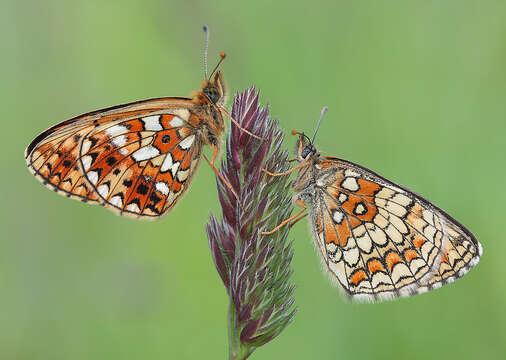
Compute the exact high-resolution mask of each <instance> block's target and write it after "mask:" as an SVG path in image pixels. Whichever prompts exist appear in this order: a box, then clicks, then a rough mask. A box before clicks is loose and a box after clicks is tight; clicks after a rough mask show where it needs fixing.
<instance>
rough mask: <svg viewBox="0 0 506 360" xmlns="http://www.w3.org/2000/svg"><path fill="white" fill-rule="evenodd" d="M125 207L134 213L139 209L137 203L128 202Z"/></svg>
mask: <svg viewBox="0 0 506 360" xmlns="http://www.w3.org/2000/svg"><path fill="white" fill-rule="evenodd" d="M126 209H127V210H128V211H131V212H134V213H138V212H139V211H140V210H141V209H139V207H138V206H137V204H135V203H134V204H128V205H127V207H126Z"/></svg>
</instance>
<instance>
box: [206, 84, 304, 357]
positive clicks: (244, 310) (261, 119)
mask: <svg viewBox="0 0 506 360" xmlns="http://www.w3.org/2000/svg"><path fill="white" fill-rule="evenodd" d="M232 116H233V117H234V119H236V120H237V121H238V122H239V124H240V126H241V127H242V128H244V129H246V130H248V131H250V132H251V133H253V134H255V135H257V136H259V137H261V138H263V140H258V139H256V138H254V137H252V136H251V135H249V134H247V133H246V132H244V131H242V130H241V129H239V128H238V127H237V126H235V125H233V124H232V125H231V127H230V129H231V130H230V133H229V134H228V136H227V140H226V158H225V160H224V161H223V162H222V164H221V170H220V172H221V174H222V175H223V177H224V178H225V179H226V180H227V181H228V183H229V184H230V185H231V186H232V188H233V189H234V191H235V193H236V194H237V195H238V197H239V198H240V201H241V204H239V202H238V200H237V198H236V197H235V195H234V194H233V193H232V191H230V189H228V187H227V186H226V185H225V184H224V183H223V182H222V181H221V180H220V179H218V178H217V184H218V197H219V200H220V204H221V207H222V219H221V220H218V219H217V218H216V217H215V216H213V215H211V216H210V219H209V223H208V224H207V226H206V230H207V236H208V239H209V247H210V250H211V254H212V257H213V260H214V264H215V266H216V269H217V271H218V274H219V275H220V277H221V279H222V281H223V284H224V285H225V288H226V290H227V293H228V295H229V299H230V303H229V309H228V310H229V314H228V320H229V355H230V359H246V358H247V357H248V356H249V355H250V354H251V353H252V352H253V351H254V350H255V349H256V348H257V347H259V346H262V345H264V344H266V343H267V342H269V341H270V340H272V339H273V338H275V337H276V336H277V335H279V333H281V331H283V329H284V328H285V327H286V326H287V325H288V324H289V323H290V321H291V320H292V319H293V316H294V315H295V305H294V297H293V293H294V285H293V284H292V283H291V282H290V277H291V274H292V270H291V269H290V264H291V261H292V257H293V250H292V243H291V241H288V239H287V237H288V232H289V230H290V227H289V226H285V227H282V228H281V229H280V230H278V231H277V232H275V233H273V234H272V235H262V234H261V233H262V231H267V230H270V229H272V228H274V227H276V226H277V225H278V224H279V223H281V222H282V221H283V220H284V219H286V218H287V217H289V216H290V213H291V212H292V210H293V205H292V201H291V186H290V180H289V176H279V177H271V176H269V175H267V174H265V173H264V172H263V171H262V168H264V169H266V170H268V171H270V172H273V173H279V172H283V171H286V170H287V169H288V162H287V157H288V154H287V152H286V151H284V150H282V143H283V139H284V136H283V134H282V132H281V130H279V128H278V121H277V120H274V119H272V118H271V117H270V116H269V109H268V107H261V106H260V105H259V101H258V92H256V90H255V88H249V89H247V90H245V91H244V92H242V93H239V94H237V95H236V96H235V98H234V103H233V107H232Z"/></svg>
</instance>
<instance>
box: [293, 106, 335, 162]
mask: <svg viewBox="0 0 506 360" xmlns="http://www.w3.org/2000/svg"><path fill="white" fill-rule="evenodd" d="M327 109H328V108H327V107H326V106H324V107H323V109H322V112H321V114H320V120H319V121H318V124H317V125H316V130H315V132H314V135H313V139H310V138H309V137H307V135H305V134H304V133H299V132H297V131H294V130H292V135H299V141H298V142H297V146H296V149H295V152H296V154H297V158H298V159H297V160H299V162H303V161H308V160H309V159H310V158H312V157H316V158H317V157H318V156H319V153H318V152H317V151H316V148H315V146H314V145H313V144H314V139H315V137H316V133H317V132H318V129H319V128H320V123H321V122H322V119H323V115H325V113H326V112H327Z"/></svg>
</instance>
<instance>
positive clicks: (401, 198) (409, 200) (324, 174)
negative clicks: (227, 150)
mask: <svg viewBox="0 0 506 360" xmlns="http://www.w3.org/2000/svg"><path fill="white" fill-rule="evenodd" d="M326 110H327V108H326V107H324V108H323V110H322V115H321V117H320V121H319V122H318V125H317V130H318V127H319V125H320V122H321V119H322V117H323V114H324V113H325V112H326ZM293 134H294V135H295V134H298V135H299V139H298V142H297V150H296V153H297V157H296V159H295V160H296V161H298V162H299V165H297V166H295V167H293V168H292V169H290V170H288V171H287V172H284V173H280V174H272V173H269V174H270V175H273V176H281V175H286V174H288V173H290V172H292V171H295V170H297V171H298V173H297V177H296V179H295V182H294V190H295V196H294V198H295V199H296V202H297V203H298V204H299V205H300V206H301V207H302V209H301V210H300V211H299V212H298V213H297V214H295V215H294V216H292V217H291V218H289V219H287V220H285V221H284V222H283V223H281V224H280V225H279V226H278V227H276V228H275V229H274V230H272V231H269V232H265V233H264V234H270V233H272V232H274V231H276V230H277V229H279V228H280V227H281V226H284V225H286V224H288V223H290V222H291V223H292V224H293V223H295V222H297V221H298V220H300V219H302V218H303V217H304V216H306V215H307V213H306V212H305V211H306V206H307V205H308V206H309V213H310V215H311V216H310V219H311V228H312V233H313V239H314V241H315V245H316V248H317V249H318V250H317V251H318V253H319V255H320V256H321V260H322V263H323V265H324V268H325V269H326V270H327V271H328V273H329V275H330V277H331V278H332V279H334V280H335V281H336V282H337V283H338V284H339V285H340V287H341V288H342V289H343V290H344V292H345V294H346V295H348V296H349V297H351V298H353V299H359V300H384V299H391V298H395V297H399V296H410V295H414V294H418V293H422V292H425V291H428V290H432V289H436V288H439V287H441V286H442V285H445V284H447V283H450V282H453V281H454V280H455V279H457V278H460V277H462V276H463V275H464V274H466V273H467V272H468V271H469V270H470V269H471V268H472V267H473V266H475V265H476V264H477V263H478V261H479V259H480V256H481V255H482V247H481V244H480V243H479V242H478V240H477V239H476V238H475V237H474V235H473V234H472V233H471V232H470V231H469V230H467V229H466V228H465V227H464V226H463V225H462V224H460V223H459V222H458V221H457V220H455V219H453V218H452V217H451V216H450V215H448V214H447V213H445V212H444V211H443V210H441V209H440V208H438V207H437V206H436V205H434V204H432V203H431V202H430V201H428V200H426V199H424V198H423V197H421V196H420V195H418V194H416V193H414V192H413V191H411V190H409V189H407V188H405V187H403V186H401V185H398V184H395V183H393V182H391V181H390V180H388V179H385V178H384V177H382V176H380V175H378V174H376V173H375V172H373V171H371V170H369V169H366V168H364V167H362V166H360V165H357V164H354V163H352V162H349V161H346V160H342V159H339V158H336V157H331V156H327V157H324V156H321V155H320V153H319V152H318V151H317V150H316V148H315V147H314V145H313V142H314V136H313V139H312V140H310V139H309V138H308V137H307V136H306V135H304V134H303V133H296V132H293ZM315 135H316V132H315Z"/></svg>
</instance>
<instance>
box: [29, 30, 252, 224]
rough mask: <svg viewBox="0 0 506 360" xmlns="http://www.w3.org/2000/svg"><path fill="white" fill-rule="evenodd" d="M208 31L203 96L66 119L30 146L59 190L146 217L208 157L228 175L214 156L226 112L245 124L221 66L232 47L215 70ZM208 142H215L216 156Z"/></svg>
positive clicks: (158, 211)
mask: <svg viewBox="0 0 506 360" xmlns="http://www.w3.org/2000/svg"><path fill="white" fill-rule="evenodd" d="M204 31H205V33H206V45H205V51H204V72H205V75H206V78H205V80H204V82H203V83H202V84H201V90H200V91H198V92H196V94H195V96H193V97H192V98H185V97H166V98H156V99H149V100H142V101H136V102H133V103H129V104H124V105H118V106H114V107H110V108H107V109H102V110H97V111H93V112H90V113H86V114H83V115H80V116H77V117H74V118H72V119H69V120H66V121H64V122H62V123H59V124H57V125H55V126H53V127H51V128H49V129H48V130H46V131H44V132H43V133H41V134H40V135H38V136H37V137H36V138H35V139H34V140H33V141H32V142H31V143H30V145H28V148H27V149H26V152H25V157H26V161H27V164H28V169H29V170H30V171H31V172H32V173H33V174H34V175H35V176H36V177H37V179H39V180H40V181H41V182H42V183H43V184H44V185H46V186H47V187H49V188H51V189H53V190H54V191H55V192H58V193H60V194H62V195H65V196H68V197H71V198H74V199H79V200H81V201H84V202H90V203H97V204H100V205H103V206H105V207H106V208H108V209H111V210H113V211H115V212H117V213H119V214H121V215H128V216H133V217H138V218H158V217H160V216H162V215H164V214H166V213H167V212H169V211H170V210H171V209H172V208H173V207H174V206H175V205H176V203H177V202H178V200H179V199H181V197H182V195H183V194H184V193H185V191H186V190H187V189H188V187H189V186H190V183H191V180H192V178H193V176H194V174H195V172H196V170H197V167H198V165H199V162H200V159H201V156H204V158H205V159H206V160H207V161H208V162H209V164H210V165H211V167H212V168H213V170H214V171H215V172H216V174H217V175H218V176H219V177H220V178H222V177H221V175H220V173H219V172H218V171H217V170H216V168H215V166H214V162H215V158H216V154H217V153H218V151H219V149H220V146H221V134H222V133H223V131H224V130H225V123H224V119H223V116H224V115H227V116H228V117H229V118H230V119H231V121H232V122H234V123H235V124H236V125H238V124H237V122H236V121H235V120H234V119H232V118H231V116H230V115H229V113H228V112H227V111H226V110H225V108H224V106H225V103H226V99H227V88H226V85H225V79H224V77H223V73H222V72H221V71H216V70H217V68H218V66H219V65H220V64H221V62H222V61H223V59H225V54H224V53H222V54H221V59H220V61H219V62H218V64H217V65H216V67H215V69H214V70H213V71H212V72H211V75H209V76H207V44H208V41H209V31H208V28H207V27H206V26H204ZM213 75H214V77H213ZM242 130H243V131H245V132H247V133H248V134H250V135H251V136H254V137H257V136H255V135H253V134H251V133H249V132H248V131H246V130H244V129H242ZM257 138H258V137H257ZM204 145H209V146H210V147H212V148H213V156H212V159H211V161H209V160H208V159H207V157H206V156H205V155H204V154H203V153H202V148H203V146H204ZM222 180H223V178H222ZM225 183H226V181H225ZM226 184H227V186H229V184H228V183H226ZM229 187H230V186H229ZM232 192H233V190H232Z"/></svg>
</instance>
